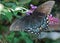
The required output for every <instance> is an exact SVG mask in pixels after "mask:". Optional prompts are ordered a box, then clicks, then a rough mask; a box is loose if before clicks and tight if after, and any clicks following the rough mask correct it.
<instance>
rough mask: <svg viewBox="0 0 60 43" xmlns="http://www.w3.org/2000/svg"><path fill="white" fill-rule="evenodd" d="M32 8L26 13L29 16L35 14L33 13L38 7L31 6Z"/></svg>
mask: <svg viewBox="0 0 60 43" xmlns="http://www.w3.org/2000/svg"><path fill="white" fill-rule="evenodd" d="M30 7H31V8H30V10H28V11H27V12H26V14H27V15H30V14H31V13H33V11H34V10H35V9H36V8H37V6H34V5H32V4H30Z"/></svg>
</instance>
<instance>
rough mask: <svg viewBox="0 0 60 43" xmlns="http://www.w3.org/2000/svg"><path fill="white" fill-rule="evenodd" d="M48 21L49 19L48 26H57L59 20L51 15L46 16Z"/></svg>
mask: <svg viewBox="0 0 60 43" xmlns="http://www.w3.org/2000/svg"><path fill="white" fill-rule="evenodd" d="M48 19H49V25H55V24H56V25H57V24H59V19H58V18H56V17H53V16H52V14H50V15H48Z"/></svg>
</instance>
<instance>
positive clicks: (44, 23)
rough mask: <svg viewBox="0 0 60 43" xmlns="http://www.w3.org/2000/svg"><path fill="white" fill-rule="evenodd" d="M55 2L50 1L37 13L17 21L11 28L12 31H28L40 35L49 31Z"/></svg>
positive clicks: (37, 10)
mask: <svg viewBox="0 0 60 43" xmlns="http://www.w3.org/2000/svg"><path fill="white" fill-rule="evenodd" d="M54 3H55V2H54V1H48V2H45V3H43V4H42V5H40V6H39V7H38V8H37V9H35V11H34V12H33V13H32V14H31V15H29V16H24V17H23V18H21V19H18V20H16V21H15V22H13V24H12V25H11V27H10V31H27V32H31V33H35V34H39V33H40V31H44V30H46V29H48V18H47V15H48V14H50V12H51V9H52V7H53V5H54Z"/></svg>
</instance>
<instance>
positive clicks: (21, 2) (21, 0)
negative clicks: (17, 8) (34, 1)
mask: <svg viewBox="0 0 60 43" xmlns="http://www.w3.org/2000/svg"><path fill="white" fill-rule="evenodd" d="M29 2H31V0H19V3H18V2H17V4H20V5H24V4H26V3H29Z"/></svg>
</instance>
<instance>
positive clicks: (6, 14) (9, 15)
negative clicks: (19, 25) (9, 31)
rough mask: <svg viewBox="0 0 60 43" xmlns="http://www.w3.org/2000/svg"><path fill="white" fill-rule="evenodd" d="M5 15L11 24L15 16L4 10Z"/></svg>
mask: <svg viewBox="0 0 60 43" xmlns="http://www.w3.org/2000/svg"><path fill="white" fill-rule="evenodd" d="M3 15H4V16H6V17H7V20H8V21H10V22H11V20H12V18H13V17H12V16H13V14H12V13H11V12H10V11H9V10H8V9H4V12H3Z"/></svg>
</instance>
